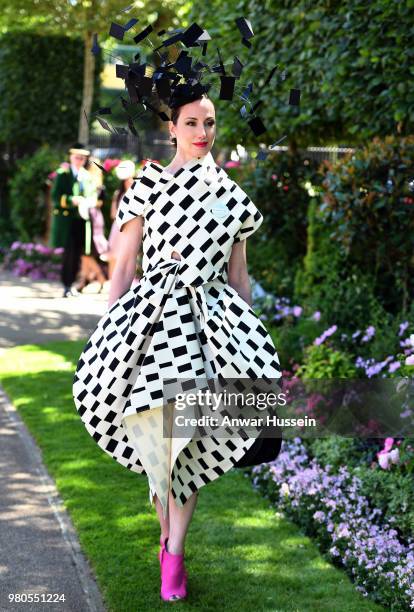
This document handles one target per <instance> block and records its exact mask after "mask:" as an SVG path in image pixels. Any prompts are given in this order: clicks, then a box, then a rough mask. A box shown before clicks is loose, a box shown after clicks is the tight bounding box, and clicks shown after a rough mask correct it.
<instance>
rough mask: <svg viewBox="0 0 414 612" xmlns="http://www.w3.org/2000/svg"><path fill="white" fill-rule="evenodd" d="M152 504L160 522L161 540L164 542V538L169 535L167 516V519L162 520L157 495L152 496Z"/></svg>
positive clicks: (162, 515)
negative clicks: (153, 503)
mask: <svg viewBox="0 0 414 612" xmlns="http://www.w3.org/2000/svg"><path fill="white" fill-rule="evenodd" d="M154 502H155V509H156V510H157V514H158V520H159V521H160V527H161V537H162V539H163V540H165V538H168V536H169V535H170V522H169V517H168V514H167V518H164V514H163V511H162V506H161V502H160V500H159V499H158V497H157V495H154Z"/></svg>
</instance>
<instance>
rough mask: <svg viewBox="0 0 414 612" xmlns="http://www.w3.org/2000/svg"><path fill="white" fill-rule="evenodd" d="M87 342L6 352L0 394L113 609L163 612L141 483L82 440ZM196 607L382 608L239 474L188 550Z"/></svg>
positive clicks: (153, 522) (205, 504)
mask: <svg viewBox="0 0 414 612" xmlns="http://www.w3.org/2000/svg"><path fill="white" fill-rule="evenodd" d="M84 344H85V342H54V343H50V344H47V345H43V346H31V345H28V346H24V347H18V348H14V349H9V350H8V351H6V352H5V353H3V355H2V356H1V357H0V376H1V384H2V385H3V387H4V389H5V391H6V392H7V393H8V395H9V396H10V397H11V399H12V400H13V402H14V404H15V405H16V407H17V408H18V410H19V413H20V414H21V415H22V418H23V420H24V421H25V423H26V425H27V426H28V428H29V430H30V431H31V433H32V434H33V436H34V438H35V440H36V442H37V443H38V445H39V446H40V448H41V449H42V452H43V458H44V462H45V464H46V467H47V469H48V471H49V473H50V475H51V476H52V477H53V478H54V479H55V481H56V483H57V487H58V489H59V492H60V494H61V496H62V498H63V501H64V503H65V506H66V508H67V509H68V511H69V513H70V515H71V518H72V521H73V523H74V525H75V527H76V529H77V532H78V535H79V539H80V542H81V546H82V548H83V550H84V552H85V554H86V555H87V557H88V558H89V561H90V563H91V565H92V567H93V569H94V571H95V574H96V577H97V581H98V584H99V587H100V589H101V592H102V594H103V597H104V599H105V602H106V606H107V609H108V610H109V611H111V612H132V611H134V612H141V611H144V610H151V611H152V610H158V609H166V607H168V606H171V605H174V604H167V603H162V602H161V600H160V597H159V565H158V559H157V551H158V541H159V525H158V521H157V518H156V513H155V510H154V509H151V508H150V506H149V499H148V485H147V479H146V477H145V476H142V475H139V474H136V473H134V472H131V471H129V470H127V469H126V468H124V467H122V466H121V465H119V464H118V463H117V462H116V461H114V460H113V459H112V458H111V457H109V456H108V455H106V454H105V453H104V452H103V451H102V450H101V449H100V448H99V447H98V445H97V444H96V443H95V441H94V440H93V439H92V437H91V436H90V435H89V434H88V432H87V431H86V429H85V427H84V425H83V423H82V421H81V419H80V417H79V416H78V413H77V411H76V408H75V405H74V403H73V401H72V379H73V374H74V368H75V364H76V362H77V359H78V357H79V355H80V353H81V351H82V349H83V346H84ZM186 565H187V568H188V572H189V598H188V601H187V602H179V603H177V604H175V605H176V606H178V607H180V609H189V610H197V611H199V610H201V611H202V610H210V611H217V610H221V609H222V608H223V607H226V608H227V609H228V610H237V611H238V612H244V611H253V610H254V611H255V612H256V611H259V610H272V611H275V612H276V611H286V612H287V611H289V612H292V611H296V610H299V611H301V612H302V611H304V610H306V611H320V610H324V611H325V610H326V611H329V612H331V611H332V612H334V611H335V612H340V611H344V612H345V611H350V612H351V611H354V610H355V612H364V611H368V610H372V611H378V610H383V608H381V607H379V606H377V605H375V604H373V603H371V602H369V601H367V600H366V599H365V598H364V597H362V596H361V595H360V594H359V593H358V592H356V591H355V589H354V587H353V585H352V583H351V582H350V580H349V579H348V577H347V576H346V575H345V573H343V572H342V571H340V570H338V569H336V568H335V567H333V566H332V565H331V564H330V563H329V562H327V561H326V560H325V559H324V558H323V557H322V556H321V555H320V553H319V552H318V550H317V548H316V546H315V545H314V544H313V542H312V541H311V540H310V539H309V538H307V537H305V536H304V535H302V534H301V532H300V531H299V529H298V527H296V526H295V525H293V524H292V523H290V522H288V521H287V520H285V519H284V518H282V517H281V516H279V515H278V514H277V512H276V511H275V509H272V508H270V507H269V504H268V502H267V501H266V500H265V499H263V498H262V497H261V496H260V495H259V494H258V493H257V492H255V491H254V490H253V489H252V486H251V483H250V481H249V479H247V478H246V477H245V476H244V475H243V473H242V472H241V471H237V470H232V471H231V472H228V473H227V474H225V475H224V476H222V477H221V478H219V479H218V480H217V481H215V482H213V483H210V484H209V485H207V486H205V487H203V488H202V489H201V491H200V496H199V500H198V506H197V509H196V511H195V514H194V518H193V521H192V523H191V526H190V530H189V534H188V537H187V541H186Z"/></svg>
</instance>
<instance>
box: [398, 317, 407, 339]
mask: <svg viewBox="0 0 414 612" xmlns="http://www.w3.org/2000/svg"><path fill="white" fill-rule="evenodd" d="M408 326H409V322H408V321H404V323H400V330H399V332H398V335H399V336H402V335H403V333H404V332H405V330H406V329H407V327H408Z"/></svg>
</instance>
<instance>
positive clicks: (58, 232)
mask: <svg viewBox="0 0 414 612" xmlns="http://www.w3.org/2000/svg"><path fill="white" fill-rule="evenodd" d="M79 193H80V185H79V183H78V181H77V180H76V178H75V177H74V175H73V173H72V170H71V169H70V168H59V169H58V170H57V176H56V178H55V180H54V181H53V186H52V192H51V196H52V204H53V206H52V223H51V231H50V246H52V247H54V248H56V247H65V246H66V241H67V238H68V236H69V233H70V229H71V225H72V220H73V219H80V216H79V213H78V209H77V206H74V205H73V204H72V197H73V196H74V195H79Z"/></svg>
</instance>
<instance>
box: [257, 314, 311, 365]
mask: <svg viewBox="0 0 414 612" xmlns="http://www.w3.org/2000/svg"><path fill="white" fill-rule="evenodd" d="M266 327H267V329H269V331H270V333H271V335H272V339H273V341H274V344H275V346H276V347H277V352H278V355H279V358H280V361H281V363H282V364H284V367H285V368H288V367H289V366H290V367H293V366H294V365H295V364H298V363H302V361H303V351H304V349H305V347H306V346H308V345H309V344H310V343H311V342H312V341H313V340H314V339H315V338H316V336H317V335H318V334H319V333H322V331H323V328H322V326H321V324H320V323H316V322H315V321H313V320H312V319H309V318H306V317H305V316H302V317H300V318H299V319H298V320H295V319H294V317H292V316H288V317H285V318H284V319H283V323H282V325H280V326H279V327H273V326H272V325H269V324H266Z"/></svg>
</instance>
